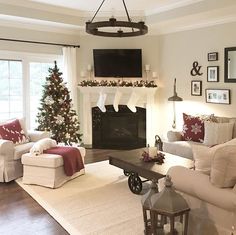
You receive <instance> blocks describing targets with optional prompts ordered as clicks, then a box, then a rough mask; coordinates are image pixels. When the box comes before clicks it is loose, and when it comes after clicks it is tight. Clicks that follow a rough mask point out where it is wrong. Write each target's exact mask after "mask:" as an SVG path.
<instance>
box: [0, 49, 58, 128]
mask: <svg viewBox="0 0 236 235" xmlns="http://www.w3.org/2000/svg"><path fill="white" fill-rule="evenodd" d="M55 60H56V61H57V65H58V67H59V69H60V71H62V56H60V55H42V54H31V53H24V52H22V53H19V52H17V53H15V52H11V51H0V123H1V122H3V121H5V120H8V119H11V118H21V117H25V118H26V126H27V128H30V129H35V128H36V127H37V125H36V122H35V120H36V115H37V112H38V107H39V104H40V99H41V96H42V89H43V87H42V85H43V84H44V82H45V78H46V77H47V76H48V75H49V73H48V68H49V67H53V66H54V61H55Z"/></svg>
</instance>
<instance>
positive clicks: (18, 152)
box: [14, 142, 34, 160]
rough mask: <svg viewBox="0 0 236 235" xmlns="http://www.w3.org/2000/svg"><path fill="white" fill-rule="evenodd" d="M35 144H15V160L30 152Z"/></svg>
mask: <svg viewBox="0 0 236 235" xmlns="http://www.w3.org/2000/svg"><path fill="white" fill-rule="evenodd" d="M33 145H34V143H33V142H29V143H25V144H19V145H17V146H15V153H14V160H18V159H20V158H21V156H22V154H24V153H28V152H29V151H30V149H31V148H32V147H33Z"/></svg>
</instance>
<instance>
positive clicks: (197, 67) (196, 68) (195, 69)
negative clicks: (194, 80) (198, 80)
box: [190, 61, 203, 76]
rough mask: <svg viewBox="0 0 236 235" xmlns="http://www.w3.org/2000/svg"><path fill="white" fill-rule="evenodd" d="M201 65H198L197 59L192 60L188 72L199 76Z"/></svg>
mask: <svg viewBox="0 0 236 235" xmlns="http://www.w3.org/2000/svg"><path fill="white" fill-rule="evenodd" d="M201 67H202V66H200V65H198V62H197V61H194V62H193V68H192V70H191V72H190V74H191V75H192V76H197V75H198V76H201V75H202V74H203V73H200V69H201Z"/></svg>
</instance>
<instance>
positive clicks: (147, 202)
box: [141, 180, 158, 235]
mask: <svg viewBox="0 0 236 235" xmlns="http://www.w3.org/2000/svg"><path fill="white" fill-rule="evenodd" d="M156 193H158V187H157V183H156V181H155V180H153V181H152V183H151V185H150V189H149V191H148V192H147V193H146V194H144V195H143V197H142V200H141V202H142V207H143V220H144V229H145V230H144V234H145V235H148V234H151V213H150V209H151V197H152V196H153V195H154V194H156Z"/></svg>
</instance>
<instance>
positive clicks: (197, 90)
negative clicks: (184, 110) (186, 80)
mask: <svg viewBox="0 0 236 235" xmlns="http://www.w3.org/2000/svg"><path fill="white" fill-rule="evenodd" d="M191 95H192V96H201V95H202V81H199V80H193V81H191Z"/></svg>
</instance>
